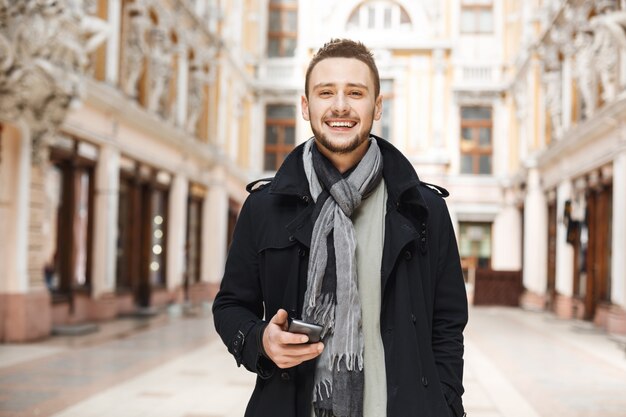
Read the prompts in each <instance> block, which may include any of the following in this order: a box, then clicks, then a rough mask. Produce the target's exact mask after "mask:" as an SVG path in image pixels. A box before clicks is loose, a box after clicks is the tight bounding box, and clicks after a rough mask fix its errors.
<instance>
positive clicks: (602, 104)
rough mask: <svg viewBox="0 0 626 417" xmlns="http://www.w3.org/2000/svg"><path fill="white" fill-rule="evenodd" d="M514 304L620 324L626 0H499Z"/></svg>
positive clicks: (622, 328) (624, 278) (624, 308)
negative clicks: (504, 5)
mask: <svg viewBox="0 0 626 417" xmlns="http://www.w3.org/2000/svg"><path fill="white" fill-rule="evenodd" d="M507 13H508V16H509V18H510V21H511V24H510V25H508V27H507V32H506V34H505V39H504V42H505V43H506V44H507V45H510V46H511V47H510V48H509V55H508V64H509V65H508V66H507V68H508V71H507V72H508V73H507V78H506V79H507V84H508V88H507V92H506V95H505V99H504V100H505V101H506V102H507V108H508V111H509V113H510V120H511V123H510V128H509V130H508V135H509V137H510V138H511V144H512V146H514V147H515V148H516V149H517V158H516V163H515V164H514V165H512V166H511V171H510V177H511V178H512V179H513V181H512V183H511V186H510V187H509V189H510V190H511V192H512V193H514V194H516V195H517V196H518V202H519V203H518V204H519V206H520V208H522V209H523V224H524V226H523V237H524V245H523V254H524V255H523V258H524V261H523V276H524V287H525V289H526V293H525V296H524V298H523V304H525V305H527V306H530V307H536V308H542V309H543V308H548V309H551V310H553V311H555V313H556V314H557V315H558V316H560V317H564V318H572V317H576V318H583V319H587V320H593V321H594V322H595V323H596V325H598V326H600V327H602V328H604V329H606V330H608V331H609V332H610V333H626V263H625V261H624V259H625V257H624V254H625V250H626V214H625V213H626V166H625V164H626V141H625V138H626V136H624V134H625V133H626V130H625V125H624V119H625V117H626V107H625V105H626V101H624V98H625V95H624V92H625V89H626V60H625V59H624V58H625V57H626V49H625V48H626V4H625V2H624V1H618V0H597V1H590V0H568V1H543V2H518V1H510V2H508V12H507Z"/></svg>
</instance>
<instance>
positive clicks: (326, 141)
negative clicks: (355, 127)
mask: <svg viewBox="0 0 626 417" xmlns="http://www.w3.org/2000/svg"><path fill="white" fill-rule="evenodd" d="M311 130H313V135H314V136H315V140H316V141H317V142H318V143H319V144H320V145H322V146H323V147H324V148H326V149H328V150H329V151H330V152H332V153H336V154H340V155H345V154H348V153H351V152H353V151H354V150H356V149H357V148H358V147H359V146H361V145H362V144H363V142H365V141H367V140H368V139H369V137H370V131H371V130H372V125H371V124H370V126H369V127H368V128H367V129H366V130H365V132H364V133H362V134H359V133H357V134H355V135H354V136H353V137H352V138H351V139H348V140H342V141H341V142H340V143H338V141H333V140H331V139H330V138H328V136H327V135H325V134H323V133H322V132H320V131H319V130H317V129H316V128H315V127H313V125H312V124H311Z"/></svg>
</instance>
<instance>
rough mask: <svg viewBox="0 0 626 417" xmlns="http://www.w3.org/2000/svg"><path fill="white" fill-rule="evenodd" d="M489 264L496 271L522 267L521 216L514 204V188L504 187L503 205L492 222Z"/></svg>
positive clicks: (515, 269) (517, 269) (513, 269)
mask: <svg viewBox="0 0 626 417" xmlns="http://www.w3.org/2000/svg"><path fill="white" fill-rule="evenodd" d="M491 266H492V268H493V269H494V270H498V271H519V270H520V269H522V216H521V213H520V211H519V210H518V208H517V207H516V205H515V190H514V189H513V188H511V187H508V186H507V187H505V189H504V206H503V208H502V210H501V211H500V212H499V213H498V215H497V216H496V218H495V220H494V222H493V250H492V254H491Z"/></svg>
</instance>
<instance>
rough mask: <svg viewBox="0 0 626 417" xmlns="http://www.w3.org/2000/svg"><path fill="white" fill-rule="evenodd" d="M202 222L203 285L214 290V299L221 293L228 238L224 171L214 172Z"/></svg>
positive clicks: (226, 194) (212, 291)
mask: <svg viewBox="0 0 626 417" xmlns="http://www.w3.org/2000/svg"><path fill="white" fill-rule="evenodd" d="M203 207H204V210H203V211H204V212H203V218H202V254H203V255H204V256H203V257H202V281H204V282H208V283H209V284H210V286H211V295H212V296H214V295H215V294H216V293H217V289H218V288H219V285H220V282H221V280H222V275H223V274H224V263H225V261H226V251H227V247H226V246H227V234H228V224H227V221H226V220H227V218H228V191H227V189H226V173H225V172H224V168H223V167H216V168H215V170H214V171H213V181H212V182H211V184H210V188H209V193H208V196H207V200H206V201H205V204H204V205H203Z"/></svg>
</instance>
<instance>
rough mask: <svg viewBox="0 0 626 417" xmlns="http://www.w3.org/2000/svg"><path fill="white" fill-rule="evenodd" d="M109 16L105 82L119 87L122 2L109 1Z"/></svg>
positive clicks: (116, 0)
mask: <svg viewBox="0 0 626 417" xmlns="http://www.w3.org/2000/svg"><path fill="white" fill-rule="evenodd" d="M107 15H108V19H107V21H108V23H109V27H110V29H111V31H110V33H109V37H108V39H107V43H106V72H105V80H106V82H107V83H109V84H111V85H117V82H118V80H119V67H120V35H121V33H122V20H121V16H122V3H121V0H108V9H107Z"/></svg>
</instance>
